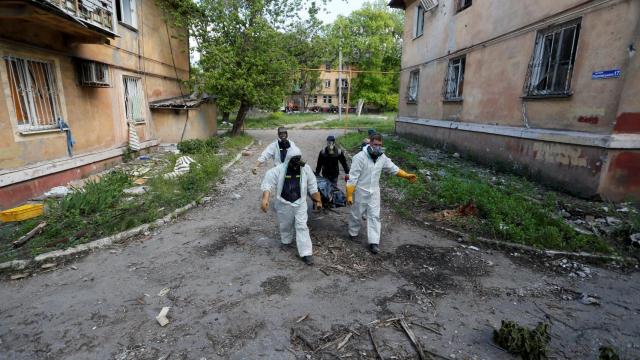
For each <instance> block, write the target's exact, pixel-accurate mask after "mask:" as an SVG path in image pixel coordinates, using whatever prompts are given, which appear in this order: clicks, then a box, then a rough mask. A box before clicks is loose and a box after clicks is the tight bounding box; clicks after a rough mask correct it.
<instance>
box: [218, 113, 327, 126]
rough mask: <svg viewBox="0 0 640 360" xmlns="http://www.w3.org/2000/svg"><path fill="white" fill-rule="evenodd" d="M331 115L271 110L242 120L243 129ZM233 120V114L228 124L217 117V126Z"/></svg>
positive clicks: (288, 123)
mask: <svg viewBox="0 0 640 360" xmlns="http://www.w3.org/2000/svg"><path fill="white" fill-rule="evenodd" d="M332 116H336V115H333V114H328V113H294V114H285V113H283V112H273V113H270V114H265V115H264V116H251V117H247V118H246V119H245V120H244V127H245V129H265V128H269V129H271V128H277V127H279V126H287V125H293V124H301V123H307V122H313V121H319V120H325V119H327V118H330V117H332ZM234 121H235V116H233V117H230V118H229V122H230V123H229V124H228V125H227V124H223V123H222V118H221V117H218V127H219V128H223V129H226V128H231V126H233V122H234Z"/></svg>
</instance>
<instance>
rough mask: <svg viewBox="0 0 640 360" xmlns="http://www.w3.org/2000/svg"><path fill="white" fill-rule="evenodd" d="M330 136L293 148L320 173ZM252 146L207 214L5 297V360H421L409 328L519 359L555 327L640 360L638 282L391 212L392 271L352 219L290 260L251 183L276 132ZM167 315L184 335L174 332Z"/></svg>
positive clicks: (427, 337) (321, 227) (590, 351)
mask: <svg viewBox="0 0 640 360" xmlns="http://www.w3.org/2000/svg"><path fill="white" fill-rule="evenodd" d="M330 132H331V131H329V130H326V131H325V130H295V131H292V132H291V134H290V137H291V138H292V139H293V140H295V141H296V143H297V144H298V145H299V146H300V147H301V148H302V150H303V153H304V155H305V157H306V158H307V160H308V161H309V163H310V164H311V165H312V166H315V157H316V156H317V152H318V151H319V150H320V148H321V147H322V146H323V144H324V139H325V138H326V135H327V134H329V133H330ZM251 134H252V135H253V136H255V137H256V139H257V140H260V141H261V144H260V145H258V144H256V145H255V146H254V148H255V152H254V154H253V155H252V156H249V157H243V158H242V159H241V161H240V162H239V163H238V164H236V165H235V166H233V167H232V168H231V169H229V172H228V174H227V175H226V177H225V178H224V182H223V183H222V184H221V185H220V186H219V187H218V189H217V191H216V193H215V194H214V195H213V201H212V202H210V203H208V204H207V205H204V206H201V207H198V208H196V209H194V210H192V211H190V212H188V213H187V214H186V215H184V216H182V217H181V218H180V219H179V220H177V221H176V222H174V223H172V224H170V225H167V226H163V227H161V228H159V229H156V230H155V231H154V232H152V233H150V234H149V235H147V236H144V237H141V238H138V239H135V240H133V241H129V242H128V243H127V244H122V245H118V246H114V247H112V248H109V249H103V250H99V251H96V252H94V253H92V254H89V255H87V256H84V257H81V258H79V259H76V260H74V261H71V262H67V263H64V264H57V266H55V267H53V268H51V269H48V270H46V271H42V272H40V273H38V274H35V275H33V276H30V277H28V278H25V279H21V280H16V281H10V280H6V279H5V280H3V281H1V282H0V358H1V359H118V360H125V359H154V360H157V359H164V360H166V359H257V358H265V359H334V358H340V359H375V358H376V351H375V350H374V347H373V345H372V342H371V338H370V336H373V338H374V339H375V342H376V345H377V347H378V350H379V351H380V353H381V355H382V356H383V357H384V358H385V359H394V358H395V359H417V358H418V357H417V356H418V355H417V353H416V350H415V348H414V347H413V346H412V345H411V342H410V341H409V338H408V337H407V336H406V334H405V333H404V332H403V331H402V328H401V327H400V326H399V320H394V319H398V318H400V317H402V318H403V319H404V320H405V321H406V323H407V324H408V326H409V327H410V329H411V330H412V331H413V332H414V333H415V335H416V337H417V339H418V341H419V342H420V344H421V346H422V348H423V349H425V350H426V351H428V352H430V353H432V354H436V355H434V356H436V357H438V356H441V357H443V358H447V359H511V358H514V357H512V356H511V355H509V354H508V353H506V352H505V351H503V350H502V349H500V348H498V347H496V346H495V345H493V342H492V340H491V337H492V332H493V329H494V328H496V327H499V326H500V321H501V320H503V319H506V320H514V321H518V322H519V323H521V324H523V325H528V326H531V327H533V326H535V325H536V324H537V323H538V322H541V321H547V322H549V323H550V324H551V343H550V353H551V355H552V358H556V359H596V358H597V354H598V349H599V347H600V346H602V345H610V346H612V347H614V348H615V349H616V350H617V351H618V352H619V354H620V355H621V356H622V358H625V359H638V358H640V342H639V339H640V315H639V314H640V274H639V273H638V272H637V271H628V270H625V271H623V270H615V269H604V268H599V267H595V266H591V265H585V264H580V265H579V267H580V269H581V272H580V274H581V275H580V276H576V275H575V274H576V273H575V272H571V271H567V270H566V269H567V268H571V267H572V266H574V265H575V264H573V263H571V262H570V261H565V262H562V259H532V258H531V256H530V255H526V254H518V253H515V252H510V251H497V250H491V249H488V248H483V247H482V246H478V247H469V246H468V245H464V244H460V243H458V242H456V241H455V239H454V238H450V237H448V236H445V235H443V234H440V233H437V232H434V231H432V230H430V229H428V228H426V227H425V226H423V225H420V224H412V223H407V222H405V221H403V220H402V219H400V218H398V217H397V216H396V215H394V213H392V212H391V211H390V210H389V208H388V207H387V206H384V204H383V214H382V219H383V230H382V242H381V249H382V252H381V253H380V254H379V255H377V256H374V255H372V254H370V253H369V252H368V251H367V250H366V245H365V243H366V239H365V236H361V243H356V242H352V241H349V240H348V238H347V236H346V215H347V211H348V210H347V209H344V208H342V209H337V210H335V211H326V212H317V213H316V212H313V213H312V214H311V215H310V220H309V226H310V228H311V236H312V239H313V242H314V253H315V258H316V265H315V266H312V267H309V266H306V265H304V263H303V262H302V261H300V260H299V259H298V258H297V256H296V251H295V249H294V248H281V247H280V245H279V240H278V233H277V227H276V222H275V214H274V213H273V212H270V213H269V214H266V215H265V214H263V213H261V212H260V211H259V197H260V191H259V183H260V181H261V176H253V175H251V172H250V168H251V167H252V166H253V164H254V162H255V160H256V158H257V156H258V153H259V151H261V150H262V148H263V147H264V146H266V145H267V143H268V142H270V141H272V140H273V139H274V138H275V131H274V130H270V131H266V130H265V131H252V132H251ZM264 170H265V169H264V168H263V169H261V174H264ZM387 205H388V204H387ZM566 264H571V265H570V266H569V265H566ZM585 269H586V270H585ZM582 275H584V276H582ZM583 294H587V295H589V299H592V300H594V301H597V302H598V304H596V305H594V304H591V305H585V304H584V303H583V302H588V301H584V298H583ZM581 299H582V300H583V301H580V300H581ZM164 306H169V307H170V310H169V314H168V318H169V320H170V323H169V324H168V325H167V326H165V327H160V326H159V325H158V323H157V322H156V320H155V316H156V315H157V314H158V313H159V312H160V310H161V309H162V307H164ZM370 334H371V335H370ZM338 348H340V349H338ZM427 356H429V355H427Z"/></svg>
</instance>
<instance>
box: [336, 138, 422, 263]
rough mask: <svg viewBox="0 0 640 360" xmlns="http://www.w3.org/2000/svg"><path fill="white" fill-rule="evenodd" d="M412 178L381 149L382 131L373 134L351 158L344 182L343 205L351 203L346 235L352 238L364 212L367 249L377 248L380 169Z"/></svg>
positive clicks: (414, 177)
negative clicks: (345, 194)
mask: <svg viewBox="0 0 640 360" xmlns="http://www.w3.org/2000/svg"><path fill="white" fill-rule="evenodd" d="M383 170H384V171H386V172H388V173H391V174H394V175H396V176H399V177H402V178H405V179H407V180H409V181H410V182H415V181H416V179H417V177H416V175H415V174H410V173H407V172H405V171H404V170H401V169H400V168H399V167H398V166H396V165H395V164H394V163H393V161H391V159H389V158H388V157H387V156H386V155H385V154H384V150H383V149H382V135H380V134H373V135H372V136H371V137H370V142H369V145H367V146H365V147H364V148H363V149H362V151H360V152H359V153H357V154H356V155H355V156H354V157H353V159H352V160H351V170H350V171H349V181H348V182H347V205H351V212H350V216H349V238H350V239H351V240H353V241H356V239H357V236H358V233H359V232H360V226H361V222H360V221H361V219H362V216H363V215H365V214H366V215H367V240H368V243H369V251H371V252H372V253H374V254H377V253H378V252H380V247H379V244H380V228H381V224H380V174H381V173H382V171H383Z"/></svg>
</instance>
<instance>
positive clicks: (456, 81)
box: [443, 56, 466, 100]
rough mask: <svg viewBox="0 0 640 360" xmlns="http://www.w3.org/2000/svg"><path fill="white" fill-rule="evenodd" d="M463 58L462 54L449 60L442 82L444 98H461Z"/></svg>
mask: <svg viewBox="0 0 640 360" xmlns="http://www.w3.org/2000/svg"><path fill="white" fill-rule="evenodd" d="M465 60H466V59H465V57H464V56H462V57H459V58H455V59H451V60H449V67H448V69H447V77H446V78H445V82H444V94H443V97H444V99H445V100H462V90H463V89H464V68H465Z"/></svg>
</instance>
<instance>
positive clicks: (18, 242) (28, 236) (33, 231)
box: [12, 221, 47, 247]
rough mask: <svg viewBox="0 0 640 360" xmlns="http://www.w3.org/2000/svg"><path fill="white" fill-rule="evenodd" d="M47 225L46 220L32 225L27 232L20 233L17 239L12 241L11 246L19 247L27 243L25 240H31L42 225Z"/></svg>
mask: <svg viewBox="0 0 640 360" xmlns="http://www.w3.org/2000/svg"><path fill="white" fill-rule="evenodd" d="M45 226H47V222H46V221H43V222H41V223H40V224H38V226H36V227H34V228H33V229H31V231H29V232H28V233H26V234H24V235H22V236H21V237H20V238H19V239H18V240H16V241H14V242H13V243H12V245H13V247H20V246H22V245H24V244H26V243H27V241H29V240H31V238H32V237H34V236H36V235H38V234H39V233H40V232H41V231H42V229H44V227H45Z"/></svg>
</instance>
